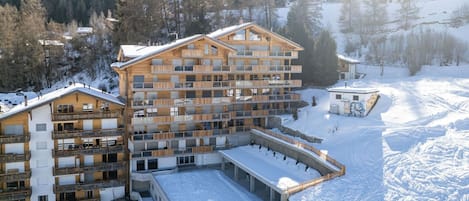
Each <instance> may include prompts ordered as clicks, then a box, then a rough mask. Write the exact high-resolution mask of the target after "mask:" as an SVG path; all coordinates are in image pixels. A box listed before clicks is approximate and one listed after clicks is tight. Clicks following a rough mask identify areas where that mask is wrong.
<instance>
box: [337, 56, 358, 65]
mask: <svg viewBox="0 0 469 201" xmlns="http://www.w3.org/2000/svg"><path fill="white" fill-rule="evenodd" d="M337 58H338V59H340V60H343V61H345V62H347V63H351V64H359V63H360V61H359V60H356V59H353V58H350V57H346V56H344V55H341V54H337Z"/></svg>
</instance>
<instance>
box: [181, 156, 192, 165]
mask: <svg viewBox="0 0 469 201" xmlns="http://www.w3.org/2000/svg"><path fill="white" fill-rule="evenodd" d="M194 162H195V161H194V156H181V157H177V165H178V166H184V165H192V164H194Z"/></svg>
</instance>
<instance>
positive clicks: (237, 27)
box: [207, 22, 303, 50]
mask: <svg viewBox="0 0 469 201" xmlns="http://www.w3.org/2000/svg"><path fill="white" fill-rule="evenodd" d="M249 26H255V27H256V28H258V29H261V30H263V31H265V32H267V33H270V34H271V35H273V36H275V37H277V38H280V39H282V40H285V41H287V42H288V43H290V44H291V45H293V46H295V47H297V48H298V49H299V50H303V47H302V46H301V45H299V44H298V43H295V42H293V41H291V40H290V39H288V38H285V37H283V36H281V35H279V34H277V33H275V32H272V31H269V30H267V29H265V28H263V27H261V26H259V25H257V24H255V23H253V22H247V23H243V24H238V25H234V26H229V27H225V28H221V29H218V30H215V31H214V32H212V33H209V34H207V36H208V37H211V38H215V39H218V38H220V37H222V36H225V35H227V34H230V33H233V32H236V31H238V30H241V29H244V28H246V27H249Z"/></svg>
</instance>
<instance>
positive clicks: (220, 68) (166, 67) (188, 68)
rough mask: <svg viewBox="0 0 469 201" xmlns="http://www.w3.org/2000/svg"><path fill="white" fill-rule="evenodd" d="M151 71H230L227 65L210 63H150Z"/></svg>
mask: <svg viewBox="0 0 469 201" xmlns="http://www.w3.org/2000/svg"><path fill="white" fill-rule="evenodd" d="M151 71H152V73H153V74H161V73H171V74H178V73H181V74H184V73H191V74H194V73H196V74H197V73H221V72H230V67H229V66H224V65H221V66H210V65H193V66H173V65H152V67H151Z"/></svg>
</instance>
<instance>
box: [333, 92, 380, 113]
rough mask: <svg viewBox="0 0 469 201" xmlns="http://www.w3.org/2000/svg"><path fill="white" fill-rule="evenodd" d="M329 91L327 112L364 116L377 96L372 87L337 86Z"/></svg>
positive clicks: (374, 102)
mask: <svg viewBox="0 0 469 201" xmlns="http://www.w3.org/2000/svg"><path fill="white" fill-rule="evenodd" d="M328 91H329V102H330V108H329V112H330V113H333V114H339V115H348V116H356V117H364V116H366V115H367V114H368V113H369V112H370V110H371V109H372V108H373V106H374V105H375V104H376V101H377V100H378V98H379V95H378V92H379V91H378V90H377V89H374V88H352V87H337V88H330V89H328Z"/></svg>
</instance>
